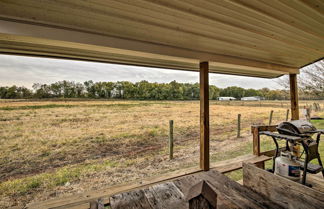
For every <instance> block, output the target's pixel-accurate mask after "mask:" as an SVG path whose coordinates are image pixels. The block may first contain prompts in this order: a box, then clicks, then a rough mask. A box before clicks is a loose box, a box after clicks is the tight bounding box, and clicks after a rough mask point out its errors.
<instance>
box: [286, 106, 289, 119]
mask: <svg viewBox="0 0 324 209" xmlns="http://www.w3.org/2000/svg"><path fill="white" fill-rule="evenodd" d="M288 118H289V109H287V114H286V121H288Z"/></svg>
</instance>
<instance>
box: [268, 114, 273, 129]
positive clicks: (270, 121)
mask: <svg viewBox="0 0 324 209" xmlns="http://www.w3.org/2000/svg"><path fill="white" fill-rule="evenodd" d="M272 116H273V110H271V112H270V116H269V126H271V123H272Z"/></svg>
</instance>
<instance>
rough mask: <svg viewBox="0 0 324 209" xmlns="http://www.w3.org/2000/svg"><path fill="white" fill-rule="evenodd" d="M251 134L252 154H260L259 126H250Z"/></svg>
mask: <svg viewBox="0 0 324 209" xmlns="http://www.w3.org/2000/svg"><path fill="white" fill-rule="evenodd" d="M251 129H252V130H251V131H252V135H253V154H254V155H256V156H260V135H259V127H258V126H252V127H251Z"/></svg>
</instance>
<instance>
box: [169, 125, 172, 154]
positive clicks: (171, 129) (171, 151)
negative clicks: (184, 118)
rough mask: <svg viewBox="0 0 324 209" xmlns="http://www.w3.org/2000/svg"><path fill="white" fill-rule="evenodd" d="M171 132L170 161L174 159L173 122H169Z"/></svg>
mask: <svg viewBox="0 0 324 209" xmlns="http://www.w3.org/2000/svg"><path fill="white" fill-rule="evenodd" d="M169 124H170V130H169V159H170V160H172V159H173V120H170V121H169Z"/></svg>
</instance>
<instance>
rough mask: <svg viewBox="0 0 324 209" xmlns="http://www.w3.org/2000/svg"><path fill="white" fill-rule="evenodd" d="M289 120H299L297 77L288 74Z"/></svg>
mask: <svg viewBox="0 0 324 209" xmlns="http://www.w3.org/2000/svg"><path fill="white" fill-rule="evenodd" d="M289 83H290V103H291V119H292V120H299V105H298V87H297V75H296V74H289Z"/></svg>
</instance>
